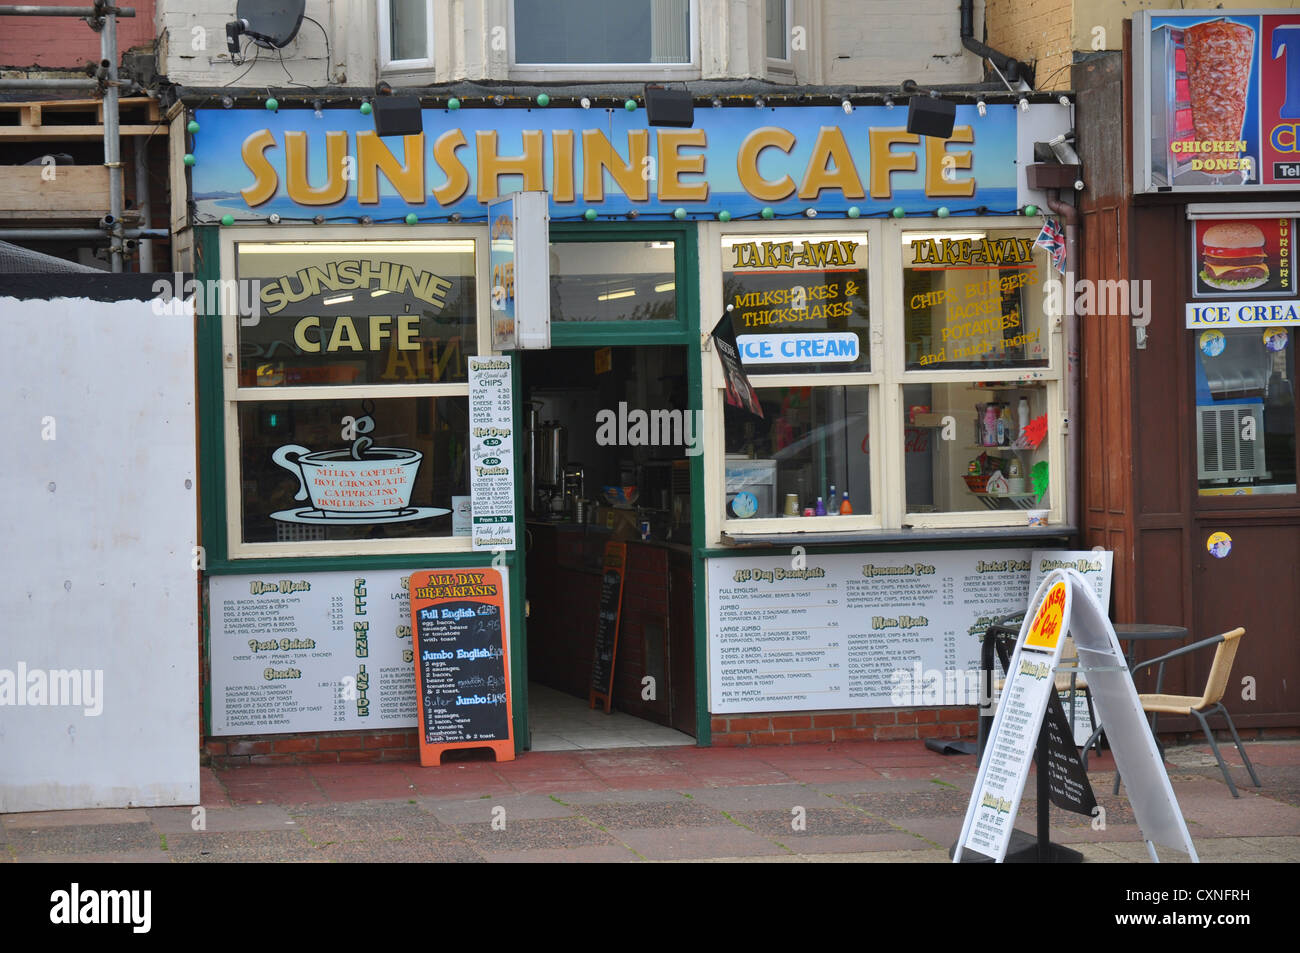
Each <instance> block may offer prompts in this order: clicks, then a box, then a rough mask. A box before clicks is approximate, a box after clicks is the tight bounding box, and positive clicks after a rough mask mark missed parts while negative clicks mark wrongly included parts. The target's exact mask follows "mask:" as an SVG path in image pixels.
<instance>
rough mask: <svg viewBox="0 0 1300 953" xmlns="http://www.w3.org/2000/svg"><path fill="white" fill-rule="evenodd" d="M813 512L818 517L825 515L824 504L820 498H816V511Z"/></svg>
mask: <svg viewBox="0 0 1300 953" xmlns="http://www.w3.org/2000/svg"><path fill="white" fill-rule="evenodd" d="M813 512H814V513H816V514H817V515H818V516H825V515H826V504H825V503H823V502H822V498H821V497H820V496H819V497H817V509H815V510H814V511H813Z"/></svg>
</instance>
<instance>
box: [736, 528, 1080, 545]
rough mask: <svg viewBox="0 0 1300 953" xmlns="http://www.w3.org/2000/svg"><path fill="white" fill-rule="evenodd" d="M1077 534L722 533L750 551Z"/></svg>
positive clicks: (962, 530) (970, 531) (972, 530)
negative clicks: (763, 548) (789, 547)
mask: <svg viewBox="0 0 1300 953" xmlns="http://www.w3.org/2000/svg"><path fill="white" fill-rule="evenodd" d="M1077 533H1078V528H1077V527H1074V526H1066V525H1060V526H1057V525H1051V526H975V527H953V528H945V529H873V530H862V531H859V532H852V533H770V534H760V535H754V536H749V535H745V536H731V535H728V534H727V533H723V534H722V539H723V543H724V545H725V546H726V547H727V548H736V549H747V548H752V547H763V546H789V545H791V544H792V543H800V544H811V545H813V546H836V545H841V546H856V545H861V544H863V543H867V544H875V543H906V542H917V543H934V542H944V541H952V542H966V543H970V542H979V541H980V540H985V539H998V540H1006V539H1029V540H1043V539H1063V540H1068V539H1069V538H1070V537H1072V536H1075V535H1076V534H1077Z"/></svg>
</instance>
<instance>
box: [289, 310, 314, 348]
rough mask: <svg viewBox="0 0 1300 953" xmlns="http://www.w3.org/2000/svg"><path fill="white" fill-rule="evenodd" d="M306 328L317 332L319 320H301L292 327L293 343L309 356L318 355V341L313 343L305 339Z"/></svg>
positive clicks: (307, 338)
mask: <svg viewBox="0 0 1300 953" xmlns="http://www.w3.org/2000/svg"><path fill="white" fill-rule="evenodd" d="M308 328H316V329H317V330H320V318H310V317H309V318H303V319H302V320H301V321H299V322H298V323H297V324H296V325H294V329H293V343H295V344H297V345H298V347H300V348H302V349H303V350H304V351H306V352H308V353H309V354H319V353H320V339H319V338H317V339H316V340H315V341H313V340H312V339H311V338H309V337H307V329H308Z"/></svg>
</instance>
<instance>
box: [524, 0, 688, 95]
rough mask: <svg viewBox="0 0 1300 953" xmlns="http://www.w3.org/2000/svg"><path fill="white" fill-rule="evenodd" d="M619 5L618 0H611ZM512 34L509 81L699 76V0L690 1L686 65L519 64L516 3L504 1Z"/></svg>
mask: <svg viewBox="0 0 1300 953" xmlns="http://www.w3.org/2000/svg"><path fill="white" fill-rule="evenodd" d="M611 2H617V0H611ZM505 3H506V7H507V15H508V19H509V30H508V32H509V34H510V65H509V70H510V78H511V79H515V80H534V81H542V80H546V81H559V82H580V81H582V80H589V79H592V78H593V75H592V74H595V78H597V79H600V78H602V77H604V76H605V75H607V74H608V75H610V76H616V77H618V78H619V79H620V80H627V81H629V82H637V83H639V82H652V81H654V80H683V79H698V78H699V77H700V0H690V20H689V23H690V39H689V44H690V54H691V58H690V60H689V61H688V62H686V63H519V62H518V60H517V59H516V54H515V35H516V30H515V0H505Z"/></svg>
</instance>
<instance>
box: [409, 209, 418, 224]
mask: <svg viewBox="0 0 1300 953" xmlns="http://www.w3.org/2000/svg"><path fill="white" fill-rule="evenodd" d="M419 222H420V216H418V215H416V214H415V213H414V212H408V213H407V214H406V224H407V225H418V224H419Z"/></svg>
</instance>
